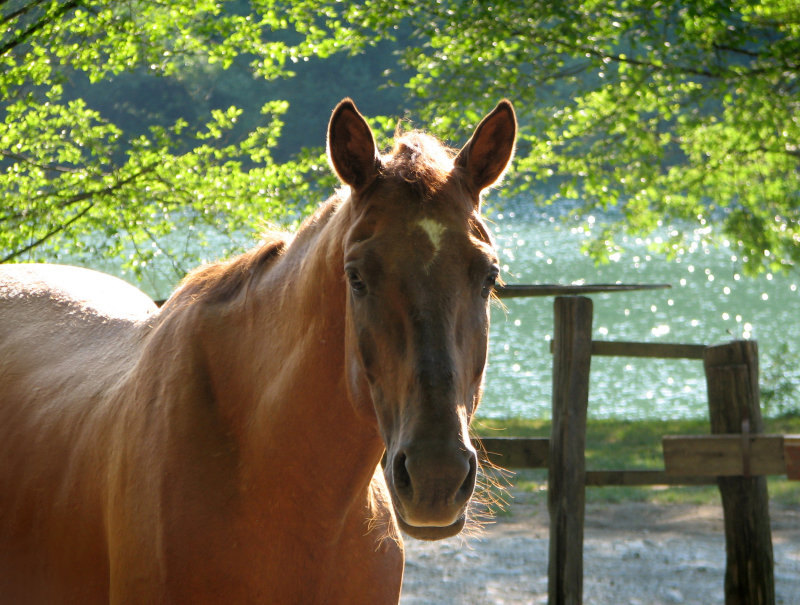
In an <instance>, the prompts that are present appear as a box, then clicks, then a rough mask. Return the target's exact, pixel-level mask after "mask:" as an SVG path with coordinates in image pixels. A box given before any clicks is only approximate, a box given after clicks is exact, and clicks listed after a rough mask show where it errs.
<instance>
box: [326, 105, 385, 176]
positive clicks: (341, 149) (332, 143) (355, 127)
mask: <svg viewBox="0 0 800 605" xmlns="http://www.w3.org/2000/svg"><path fill="white" fill-rule="evenodd" d="M328 160H329V161H330V163H331V166H332V167H333V170H334V171H335V172H336V174H337V175H338V176H339V179H341V181H342V182H343V183H345V184H347V185H350V186H351V187H352V188H353V189H355V190H359V189H363V188H364V187H366V186H367V185H369V184H370V183H371V182H372V180H373V179H374V178H375V177H376V176H377V174H378V168H379V166H380V156H379V155H378V147H377V145H376V144H375V137H374V136H373V135H372V130H371V129H370V127H369V124H367V121H366V120H365V119H364V116H362V115H361V114H360V113H359V112H358V109H356V106H355V103H353V101H352V100H351V99H344V100H343V101H341V102H340V103H339V104H338V105H337V106H336V109H334V110H333V115H331V121H330V123H329V124H328Z"/></svg>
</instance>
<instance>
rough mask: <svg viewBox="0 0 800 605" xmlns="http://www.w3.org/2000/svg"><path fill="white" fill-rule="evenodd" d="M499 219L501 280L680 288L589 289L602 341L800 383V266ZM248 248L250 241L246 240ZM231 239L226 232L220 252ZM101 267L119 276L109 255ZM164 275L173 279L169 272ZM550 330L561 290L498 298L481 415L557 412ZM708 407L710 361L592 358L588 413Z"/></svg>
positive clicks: (161, 284) (695, 411)
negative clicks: (705, 357) (739, 359)
mask: <svg viewBox="0 0 800 605" xmlns="http://www.w3.org/2000/svg"><path fill="white" fill-rule="evenodd" d="M490 226H491V228H492V232H493V234H494V236H495V239H496V242H497V244H498V249H499V251H500V256H501V259H502V260H501V264H502V265H503V276H502V277H503V279H504V281H505V282H506V283H508V284H515V283H561V284H571V283H587V284H588V283H614V282H622V283H667V284H671V285H672V287H671V289H669V290H655V291H639V292H627V293H608V294H594V295H591V298H592V299H593V300H594V321H593V329H594V335H593V337H594V338H595V339H597V340H633V341H650V342H680V343H695V344H719V343H723V342H726V341H728V340H731V339H733V338H745V339H757V340H758V343H759V352H760V362H761V368H762V377H766V378H765V380H766V381H767V382H769V381H773V382H774V381H775V380H776V379H777V380H779V381H787V380H788V381H790V382H793V383H794V384H795V385H800V292H798V284H800V275H798V273H797V272H795V273H793V274H791V275H789V276H786V275H774V276H773V275H765V276H762V277H759V278H758V279H752V278H747V277H745V276H744V275H742V274H741V272H740V263H739V262H737V259H736V255H735V254H734V253H733V252H732V251H731V250H730V249H728V248H726V247H724V246H722V247H720V248H715V247H709V246H704V245H702V244H701V243H700V237H699V235H698V234H696V233H695V234H694V235H693V238H694V239H693V240H692V241H693V243H692V245H690V246H689V248H688V249H687V251H686V252H685V253H684V254H682V255H681V256H680V257H679V258H678V259H677V260H676V261H674V262H666V261H665V260H664V259H663V258H661V257H656V256H651V254H650V252H649V251H648V244H649V243H650V242H649V241H642V240H635V239H629V240H625V241H623V242H621V243H623V245H624V247H625V248H626V250H627V252H626V254H624V255H623V256H622V257H621V258H618V259H616V260H615V261H613V262H611V263H610V264H608V265H603V266H599V267H598V266H595V264H594V263H593V261H592V260H590V259H589V258H587V257H586V256H585V255H583V254H582V253H581V252H580V248H581V243H582V242H583V241H584V239H585V238H586V235H585V233H584V231H583V229H581V228H580V226H579V225H578V224H577V223H575V226H574V227H570V224H569V223H564V222H563V221H562V219H561V218H560V217H559V216H558V213H557V212H554V211H553V210H552V209H549V210H543V209H541V208H535V207H533V206H531V205H530V204H525V203H523V202H517V203H513V202H508V203H506V204H504V206H503V209H502V210H496V211H494V212H492V213H491V214H490ZM187 237H188V236H187ZM215 239H220V238H214V237H209V241H211V242H213V241H215ZM187 241H188V240H187ZM220 242H222V240H221V239H220ZM251 243H252V242H248V241H243V242H241V244H242V246H243V247H249V246H250V244H251ZM230 245H231V242H230V239H229V238H225V241H224V242H223V243H220V249H221V247H222V246H228V247H229V246H230ZM218 254H219V252H218V251H215V250H213V249H208V250H204V251H203V254H202V255H203V256H205V257H207V258H215V257H216V256H218ZM60 262H69V259H62V260H61V261H60ZM165 265H166V263H165ZM95 267H97V268H99V269H101V270H105V271H108V272H111V273H117V274H119V271H118V270H117V265H116V264H115V262H114V261H113V260H111V259H108V260H106V261H105V262H102V263H96V264H95ZM163 274H172V275H173V276H174V273H172V272H171V270H170V269H165V271H164V273H163ZM163 274H162V275H163ZM123 277H126V278H127V279H130V276H123ZM171 280H173V278H172V277H171V278H167V279H165V278H163V277H162V276H161V275H160V274H159V271H158V267H157V266H156V267H155V270H154V272H153V273H151V274H150V275H149V278H148V279H147V280H146V281H145V282H144V283H142V284H139V287H142V288H143V289H144V290H145V291H147V292H148V294H150V295H151V296H154V297H156V298H165V297H166V296H167V295H168V294H169V291H170V289H171V288H172V285H173V284H172V283H171ZM552 333H553V297H541V298H527V299H506V300H505V301H504V304H502V305H501V304H499V303H497V304H495V306H494V308H493V310H492V332H491V344H490V355H489V365H488V369H487V376H486V388H485V394H484V400H483V404H482V406H481V408H480V410H479V414H480V415H483V416H486V417H510V416H523V417H527V418H549V416H550V405H551V400H550V390H551V384H552V375H551V367H552V366H551V363H552V359H551V355H550V352H549V340H550V339H551V337H552ZM776 377H777V378H776ZM765 380H762V384H763V383H764V382H765ZM795 395H796V394H795ZM797 408H800V404H798V405H797ZM766 412H767V413H768V414H769V413H771V412H774V410H770V409H767V410H766ZM707 413H708V410H707V404H706V386H705V377H704V375H703V367H702V362H701V361H692V360H654V359H631V358H610V357H594V358H593V359H592V372H591V382H590V395H589V415H590V417H594V418H627V419H632V420H634V419H657V418H664V419H671V418H699V417H707Z"/></svg>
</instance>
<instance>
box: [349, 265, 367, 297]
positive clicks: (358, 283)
mask: <svg viewBox="0 0 800 605" xmlns="http://www.w3.org/2000/svg"><path fill="white" fill-rule="evenodd" d="M346 274H347V281H348V282H350V289H351V290H352V291H353V293H354V294H358V295H363V294H366V293H367V284H365V283H364V280H363V279H361V275H359V273H358V271H356V270H355V269H347V271H346Z"/></svg>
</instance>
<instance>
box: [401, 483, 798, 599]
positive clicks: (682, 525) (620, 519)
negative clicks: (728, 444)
mask: <svg viewBox="0 0 800 605" xmlns="http://www.w3.org/2000/svg"><path fill="white" fill-rule="evenodd" d="M771 519H772V527H773V535H772V541H773V549H774V558H775V589H776V602H777V603H778V604H784V605H789V604H792V605H798V604H800V510H789V509H785V508H784V509H781V508H776V507H774V506H773V507H772V510H771ZM405 545H406V572H405V579H404V582H403V595H402V598H401V601H400V602H401V603H402V604H403V605H423V604H425V605H428V604H430V605H450V604H452V605H483V604H493V605H510V604H517V603H537V604H538V603H547V550H548V517H547V506H546V504H544V503H542V502H541V499H539V500H538V501H536V502H534V498H533V497H531V496H529V495H526V494H515V500H514V502H513V504H512V505H511V506H510V507H509V509H508V512H506V513H505V514H503V515H501V516H499V517H498V518H497V519H496V520H495V522H494V523H493V524H491V525H489V526H487V527H486V528H485V529H484V530H483V532H482V535H481V536H479V537H470V538H463V537H457V538H451V539H448V540H442V541H439V542H419V541H417V540H412V539H409V538H407V539H406V541H405ZM583 561H584V583H583V596H584V598H583V602H584V603H585V604H586V605H662V604H674V603H684V604H697V605H714V604H722V603H724V602H725V599H724V593H723V586H724V574H725V540H724V534H723V527H722V509H721V507H719V506H710V505H703V506H696V505H689V504H667V505H664V504H650V503H621V504H589V505H587V508H586V521H585V528H584V558H583Z"/></svg>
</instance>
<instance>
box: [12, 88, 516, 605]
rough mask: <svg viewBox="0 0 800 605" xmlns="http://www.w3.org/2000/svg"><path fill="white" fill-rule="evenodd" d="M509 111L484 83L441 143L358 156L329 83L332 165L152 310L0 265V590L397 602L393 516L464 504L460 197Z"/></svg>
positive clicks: (473, 327) (32, 597) (112, 287)
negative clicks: (267, 230)
mask: <svg viewBox="0 0 800 605" xmlns="http://www.w3.org/2000/svg"><path fill="white" fill-rule="evenodd" d="M515 134H516V122H515V117H514V112H513V109H512V107H511V105H510V103H508V102H506V101H504V102H502V103H500V104H499V105H498V106H497V108H496V109H495V110H494V111H493V112H492V113H491V114H489V115H488V116H487V117H486V118H485V119H484V121H483V122H481V124H480V125H479V126H478V127H477V129H476V131H475V133H474V135H473V137H472V138H471V139H470V141H469V142H468V143H467V144H466V145H465V146H464V148H463V149H461V151H460V152H458V153H457V154H453V153H451V152H450V151H449V150H447V149H445V148H444V147H443V146H441V144H440V143H439V142H438V141H436V140H435V139H434V138H433V137H430V136H427V135H424V134H422V133H418V132H410V133H405V134H402V135H400V136H399V138H398V139H397V140H396V142H395V147H394V149H393V150H392V151H391V152H390V153H388V154H386V155H381V154H380V153H379V152H378V150H377V147H376V145H375V141H374V138H373V135H372V132H371V130H370V128H369V126H368V125H367V123H366V121H365V120H364V118H363V117H362V116H361V115H360V114H359V113H358V111H357V110H356V108H355V105H353V103H352V102H351V101H350V100H345V101H343V102H342V103H340V104H339V105H338V106H337V108H336V109H335V110H334V112H333V115H332V117H331V121H330V126H329V132H328V153H329V158H330V161H331V165H332V166H333V168H334V170H335V171H336V173H337V174H338V176H339V178H340V179H341V180H342V182H343V184H344V185H345V186H344V187H343V188H342V189H341V190H340V191H339V192H338V193H337V194H336V195H334V196H333V197H332V198H331V199H329V200H328V201H327V202H326V203H325V204H324V205H323V206H322V207H321V208H320V209H319V210H318V211H317V212H316V213H315V214H314V215H313V216H312V217H310V218H309V219H308V220H307V221H306V222H305V224H304V225H303V226H302V228H301V229H300V231H299V233H298V234H297V235H296V237H294V238H293V239H291V240H289V239H288V238H287V239H284V238H283V237H281V236H278V237H274V238H269V239H268V240H267V241H265V242H264V243H263V244H262V245H261V246H260V247H258V248H256V249H254V250H253V251H251V252H248V253H246V254H244V255H242V256H239V257H237V258H234V259H232V260H230V261H227V262H222V263H218V264H214V265H209V266H206V267H202V268H200V269H198V270H197V271H196V272H194V273H192V274H190V275H189V276H188V277H187V278H186V280H185V281H184V282H183V284H182V285H181V286H180V287H179V288H178V289H177V291H176V292H175V293H174V294H173V296H172V297H171V298H170V299H169V300H168V301H167V303H166V304H165V305H164V307H163V308H162V309H160V310H158V309H156V307H155V306H154V305H153V304H152V303H151V302H150V301H149V299H148V298H147V297H146V296H144V295H143V294H141V293H140V292H139V291H138V290H136V289H135V288H133V287H132V286H129V285H127V284H125V283H124V282H121V281H120V280H117V279H116V278H112V277H109V276H105V275H102V274H99V273H96V272H92V271H88V270H85V269H77V268H71V267H59V266H55V265H13V266H3V267H0V460H1V461H2V463H0V602H2V603H26V604H30V603H47V604H52V603H82V604H85V603H107V602H111V603H148V604H152V603H193V604H198V603H258V602H261V603H280V604H289V603H302V604H308V603H321V604H322V603H324V604H335V603H348V604H360V603H363V604H380V603H396V602H397V601H398V599H399V592H400V585H401V580H402V567H403V553H402V541H401V539H400V534H399V532H398V528H399V529H401V530H402V531H403V532H405V533H406V534H408V535H411V536H414V537H418V538H423V539H436V538H440V537H445V536H450V535H453V534H455V533H458V532H459V531H460V530H461V528H462V527H463V526H464V523H465V521H466V517H467V514H468V504H469V500H470V498H471V495H472V492H473V488H474V484H475V475H476V471H477V459H476V454H475V449H474V448H473V446H472V444H471V443H470V439H469V436H468V423H469V421H470V419H471V417H472V415H473V413H474V412H475V409H476V407H477V405H478V402H479V399H480V391H481V383H482V380H483V372H484V365H485V361H486V352H487V342H488V333H489V312H488V304H489V298H490V295H491V292H492V289H493V286H494V282H495V279H496V278H497V275H498V268H497V262H498V261H497V257H496V255H495V252H494V249H493V246H492V244H491V241H490V238H489V235H488V233H487V230H486V228H485V226H484V224H483V222H482V221H481V218H480V215H479V214H480V196H481V192H482V191H483V190H484V189H485V188H487V187H489V186H490V185H492V184H493V183H494V182H495V181H497V179H498V178H499V177H500V176H501V175H502V173H503V171H504V170H505V169H506V166H507V164H508V162H509V160H510V158H511V155H512V153H513V147H514V139H515ZM384 450H385V451H386V465H385V470H384V471H382V470H381V467H380V464H379V463H380V460H381V457H382V455H383V454H384Z"/></svg>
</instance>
